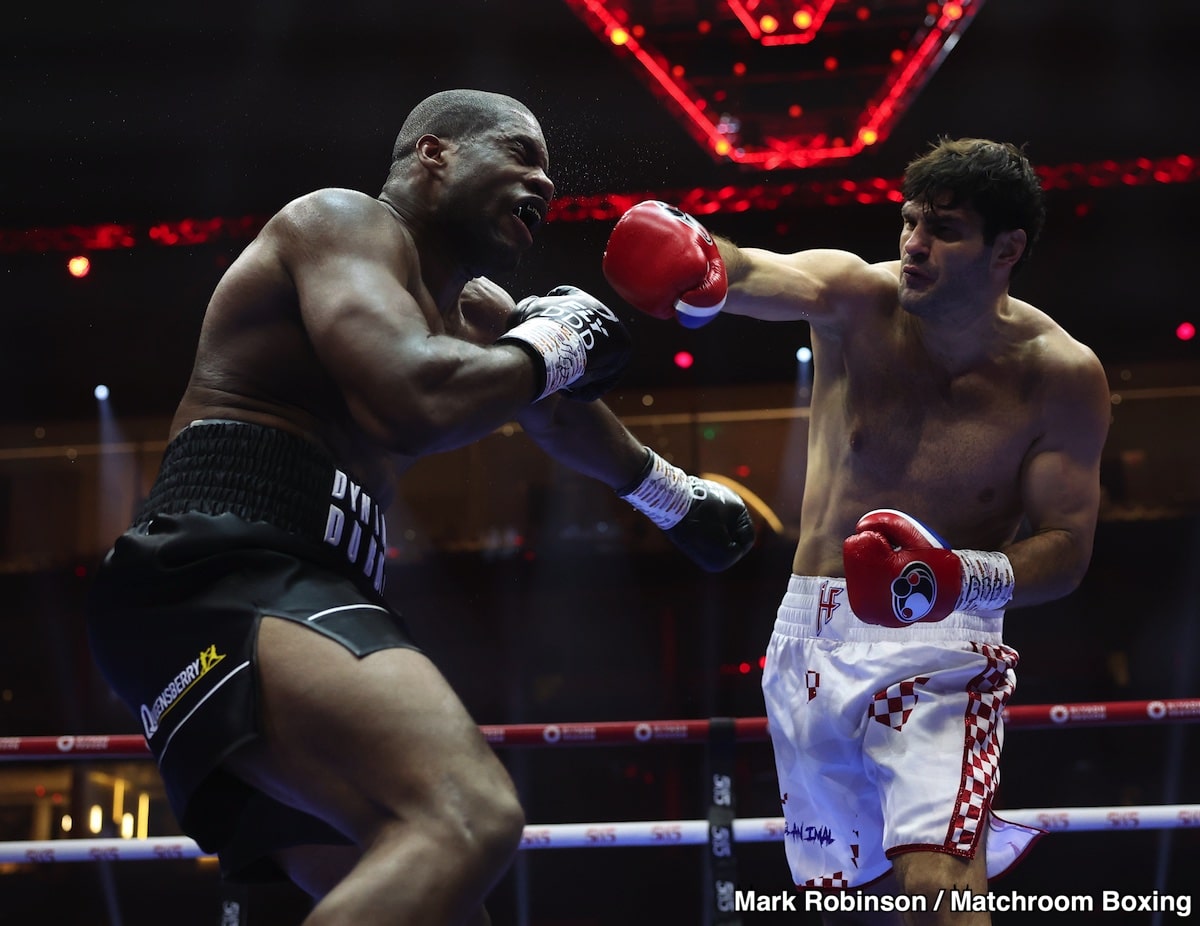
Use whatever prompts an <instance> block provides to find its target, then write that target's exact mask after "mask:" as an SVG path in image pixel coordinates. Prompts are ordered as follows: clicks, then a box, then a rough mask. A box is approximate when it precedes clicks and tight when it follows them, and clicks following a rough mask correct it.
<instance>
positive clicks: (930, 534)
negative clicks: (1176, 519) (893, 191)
mask: <svg viewBox="0 0 1200 926" xmlns="http://www.w3.org/2000/svg"><path fill="white" fill-rule="evenodd" d="M902 192H903V196H904V202H903V205H902V206H901V208H900V219H901V225H900V236H899V256H898V259H895V258H893V259H890V260H885V261H882V262H875V263H873V262H869V261H867V260H864V259H863V258H862V257H860V256H858V255H855V254H852V253H847V252H845V251H840V250H832V249H812V250H802V251H799V252H796V253H775V252H772V251H770V250H765V249H760V248H751V247H739V246H737V245H736V244H734V243H733V242H732V241H730V240H728V239H725V238H719V237H715V236H713V235H712V234H710V233H709V232H708V231H707V230H705V229H704V227H703V226H701V224H700V223H699V222H698V221H697V220H696V219H694V218H693V217H691V216H688V215H685V214H683V213H681V212H680V211H679V210H678V209H676V208H674V207H673V206H670V205H668V204H665V203H660V202H653V201H648V202H643V203H640V204H638V205H635V206H634V207H633V208H631V209H630V210H629V211H628V212H627V213H626V214H625V215H624V216H623V217H622V218H621V219H620V220H619V221H618V222H617V224H616V226H615V227H614V229H613V232H612V235H611V237H610V240H609V242H608V246H607V249H606V252H605V255H604V264H603V266H604V271H605V273H606V275H607V278H608V280H609V282H610V283H611V285H612V287H613V289H614V290H615V291H616V292H617V293H618V294H619V295H620V296H621V297H623V298H624V299H625V300H627V301H628V302H630V303H631V304H632V305H634V306H636V307H637V308H639V309H641V310H643V311H645V312H648V313H650V314H652V315H654V316H656V317H659V318H667V319H670V318H675V319H678V320H679V321H680V322H681V323H683V324H684V325H685V326H687V327H693V328H694V327H697V326H699V325H703V324H708V323H710V322H712V321H713V320H714V319H716V318H717V317H718V316H719V315H720V314H721V313H723V312H724V313H734V314H738V315H745V316H750V317H752V318H756V319H761V320H763V321H765V322H772V321H794V320H799V319H803V320H805V321H807V322H808V324H809V330H810V333H811V340H812V352H813V358H812V363H813V382H812V399H811V402H812V405H811V419H810V432H809V441H808V462H807V473H806V477H805V478H806V481H805V489H804V499H803V505H802V512H801V524H800V538H799V543H798V545H797V548H796V553H795V558H794V561H793V569H792V571H793V575H792V577H791V578H790V580H789V583H788V588H787V591H786V594H785V595H784V597H783V600H782V602H781V605H780V607H779V609H778V614H777V619H776V623H775V628H774V632H773V634H772V638H771V641H770V644H769V647H768V650H767V662H766V666H765V670H764V674H763V682H762V685H763V694H764V697H765V700H766V707H767V712H768V715H769V721H770V723H769V726H770V730H771V736H772V741H773V745H774V750H775V761H776V767H777V772H778V777H779V789H780V796H781V800H782V802H783V813H784V816H785V818H786V820H787V834H786V836H785V846H786V854H787V857H788V860H789V863H790V865H791V869H792V875H793V878H794V880H795V881H796V883H797V885H799V886H801V887H811V888H821V889H829V890H839V889H840V890H845V889H851V890H857V889H864V890H869V891H874V892H877V893H879V894H885V895H886V894H891V895H894V894H896V893H897V892H900V893H903V894H908V895H923V896H925V897H926V898H927V899H928V901H929V903H928V907H929V909H928V911H927V912H913V913H910V914H905V917H906V918H905V922H907V923H910V924H917V923H919V924H925V923H951V922H954V923H960V924H966V923H986V922H988V921H989V918H988V914H987V913H986V912H954V911H952V910H951V905H949V904H943V905H942V906H941V909H940V910H937V911H935V910H934V904H933V902H932V901H933V898H935V897H936V896H937V893H938V891H940V890H942V889H946V890H950V889H959V890H970V891H975V892H983V891H985V890H986V887H987V879H988V876H989V874H992V875H994V874H996V873H998V872H999V871H1001V870H1003V869H1004V868H1006V867H1008V866H1009V865H1011V864H1012V863H1013V862H1014V861H1015V860H1016V859H1017V858H1018V857H1019V856H1020V855H1021V854H1022V853H1023V852H1024V851H1025V850H1026V849H1027V848H1028V846H1029V845H1030V843H1031V841H1032V840H1033V839H1034V838H1035V837H1036V835H1037V834H1036V833H1035V832H1032V831H1029V830H1027V829H1024V828H1021V827H1017V826H1013V825H1010V824H1006V823H1004V821H1002V820H1000V819H998V818H997V816H996V815H994V814H993V813H992V799H993V796H994V794H995V790H996V786H997V783H998V781H999V766H998V761H999V757H1000V749H1001V744H1002V737H1003V728H1002V718H1001V709H1002V708H1003V706H1004V704H1005V703H1006V701H1007V700H1008V698H1009V696H1010V694H1011V693H1012V690H1013V686H1014V684H1015V675H1014V671H1013V670H1014V668H1015V666H1016V664H1017V654H1016V653H1015V652H1014V651H1013V650H1012V649H1011V648H1009V647H1007V646H1005V644H1004V642H1003V636H1002V623H1003V617H1004V614H1005V611H1006V609H1009V608H1014V607H1019V606H1022V605H1034V604H1039V603H1042V602H1047V601H1051V600H1053V599H1056V598H1058V597H1060V596H1063V595H1065V594H1067V593H1069V592H1071V591H1072V590H1073V589H1074V588H1075V587H1076V586H1077V585H1078V583H1079V582H1080V581H1081V579H1082V577H1083V575H1084V573H1085V571H1086V569H1087V566H1088V562H1089V560H1090V557H1091V550H1092V543H1093V536H1094V532H1095V525H1096V519H1097V514H1098V507H1099V500H1100V482H1099V466H1100V453H1101V448H1102V445H1103V443H1104V440H1105V436H1106V433H1107V429H1108V422H1109V391H1108V388H1107V382H1106V378H1105V374H1104V370H1103V368H1102V367H1101V364H1100V362H1099V361H1098V360H1097V358H1096V356H1095V355H1094V354H1093V353H1092V351H1091V350H1089V349H1088V348H1087V347H1086V346H1084V345H1083V344H1081V343H1079V342H1078V341H1076V340H1075V339H1074V338H1072V337H1071V336H1070V335H1068V334H1067V332H1066V331H1064V330H1063V329H1062V327H1060V326H1059V325H1058V324H1057V323H1055V321H1054V320H1053V319H1052V318H1051V317H1050V316H1049V315H1048V314H1046V313H1044V312H1042V311H1040V310H1039V309H1037V308H1035V307H1034V306H1033V305H1030V304H1029V303H1028V302H1025V301H1022V300H1021V299H1018V298H1015V297H1014V296H1012V295H1010V292H1009V289H1010V280H1011V277H1012V274H1013V273H1014V272H1015V271H1016V270H1017V269H1018V268H1019V267H1020V266H1021V265H1022V264H1023V263H1024V261H1025V260H1026V259H1028V257H1029V256H1030V253H1031V251H1032V249H1033V245H1034V242H1035V241H1036V239H1037V237H1038V235H1039V232H1040V230H1041V227H1042V224H1043V219H1044V206H1043V199H1042V190H1041V186H1040V183H1039V182H1038V179H1037V176H1036V174H1035V172H1034V170H1033V168H1032V167H1031V166H1030V164H1029V162H1028V160H1027V159H1026V157H1025V156H1024V154H1023V153H1022V152H1021V151H1020V150H1019V149H1017V148H1016V147H1015V146H1013V145H1011V144H1006V143H997V142H993V141H989V140H984V139H959V140H950V139H943V140H941V141H939V142H938V143H936V144H935V145H933V146H931V148H930V150H929V151H928V152H927V153H925V154H924V155H922V156H920V157H918V158H917V159H915V160H914V161H913V162H912V163H911V164H910V165H909V166H908V169H907V170H906V172H905V175H904V179H903V184H902ZM942 538H945V539H942ZM828 920H829V921H830V922H834V921H842V920H839V918H838V915H836V914H835V915H831V916H829V917H828ZM850 920H853V921H854V922H894V921H895V920H896V916H895V915H894V914H880V915H866V916H863V917H858V916H850V917H848V918H847V919H846V920H845V921H850Z"/></svg>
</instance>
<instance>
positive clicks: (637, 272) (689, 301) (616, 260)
mask: <svg viewBox="0 0 1200 926" xmlns="http://www.w3.org/2000/svg"><path fill="white" fill-rule="evenodd" d="M603 267H604V275H605V276H606V277H607V278H608V282H609V284H610V285H611V286H612V288H613V289H614V290H616V292H617V294H618V295H620V297H621V298H622V299H624V300H625V301H626V302H628V303H629V304H630V305H632V306H634V307H635V308H637V309H641V311H643V312H645V313H647V314H648V315H653V316H654V317H655V318H671V317H672V316H674V317H675V318H676V319H677V320H678V321H679V323H680V324H681V325H684V326H685V327H687V328H699V327H700V326H701V325H704V324H706V323H708V322H710V321H712V319H714V318H715V317H716V316H717V313H718V312H720V311H721V307H722V306H723V305H724V304H725V296H726V293H727V292H728V283H727V281H726V278H725V262H724V261H723V260H722V259H721V252H720V251H719V250H717V243H716V242H715V241H714V240H713V237H712V235H710V234H709V233H708V231H707V230H706V229H705V228H704V226H703V225H701V224H700V223H699V222H697V221H696V220H695V219H694V218H692V217H691V216H690V215H688V214H687V213H686V212H681V211H680V210H679V209H676V208H675V207H674V206H669V205H667V204H666V203H663V202H659V201H658V200H653V199H650V200H646V201H645V202H641V203H638V204H637V205H635V206H632V207H630V209H629V211H628V212H626V213H625V214H624V215H623V216H621V218H620V219H619V220H618V221H617V224H616V225H615V226H614V227H613V230H612V234H611V235H610V236H609V239H608V246H607V247H606V248H605V251H604V261H603Z"/></svg>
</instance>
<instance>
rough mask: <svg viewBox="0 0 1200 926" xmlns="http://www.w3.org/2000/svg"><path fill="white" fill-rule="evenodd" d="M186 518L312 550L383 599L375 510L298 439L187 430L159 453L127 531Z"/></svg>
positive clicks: (241, 427)
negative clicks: (295, 541)
mask: <svg viewBox="0 0 1200 926" xmlns="http://www.w3.org/2000/svg"><path fill="white" fill-rule="evenodd" d="M188 512H199V513H201V514H207V515H221V514H232V515H235V516H236V517H238V518H241V519H242V520H243V521H248V522H262V523H267V524H270V525H272V526H274V527H277V528H279V529H280V530H283V531H285V532H287V533H289V534H294V535H297V536H299V537H302V538H304V539H306V540H309V541H312V542H315V543H316V544H318V546H319V548H320V549H323V550H325V551H329V550H331V549H332V550H334V551H336V552H337V553H339V554H340V556H339V557H338V559H339V561H340V562H342V563H343V564H344V565H345V566H349V567H351V569H352V570H353V571H356V572H359V573H361V576H362V577H365V578H366V579H367V580H368V581H369V582H370V584H371V585H372V586H373V587H374V589H375V591H376V592H377V593H380V594H382V592H383V583H384V573H385V569H384V564H385V562H386V556H387V526H386V523H385V521H384V516H383V509H382V508H381V507H380V505H379V504H378V503H377V502H376V501H375V499H374V498H372V496H371V495H370V493H369V492H367V491H366V490H365V489H364V488H363V487H362V486H360V485H359V484H358V483H356V482H355V481H354V480H353V479H351V478H350V477H349V476H348V475H347V474H346V473H345V471H343V470H341V469H339V468H338V466H337V465H336V464H335V462H334V461H333V459H332V457H330V456H329V455H328V454H326V453H325V452H324V451H323V450H322V449H321V448H320V447H318V446H317V445H315V444H313V443H311V442H310V441H307V440H305V439H304V438H302V437H297V436H296V435H294V434H289V433H288V432H286V431H280V430H279V429H277V428H269V427H265V426H263V425H258V424H252V423H250V422H245V421H216V420H212V421H209V420H202V421H194V422H192V424H190V425H189V426H188V427H186V428H184V429H183V430H182V431H180V432H179V434H178V435H176V437H175V438H174V440H172V441H171V442H170V443H169V444H168V445H167V449H166V452H165V453H164V455H163V461H162V466H161V468H160V469H159V473H158V478H157V479H156V480H155V482H154V486H153V487H152V488H151V490H150V495H149V497H148V498H147V499H146V501H145V503H144V504H143V505H142V507H141V510H140V511H139V512H138V515H137V517H136V519H135V520H134V527H135V528H141V527H144V526H146V525H148V524H149V523H150V522H151V521H152V520H154V518H155V517H157V516H159V515H178V514H185V513H188Z"/></svg>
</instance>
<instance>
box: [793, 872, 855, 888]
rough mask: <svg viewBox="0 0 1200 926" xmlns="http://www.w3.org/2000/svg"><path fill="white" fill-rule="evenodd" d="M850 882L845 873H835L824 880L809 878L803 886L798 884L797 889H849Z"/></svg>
mask: <svg viewBox="0 0 1200 926" xmlns="http://www.w3.org/2000/svg"><path fill="white" fill-rule="evenodd" d="M849 886H850V882H849V881H848V880H847V879H846V875H845V873H844V872H841V871H835V872H834V873H833V874H831V875H829V876H827V877H824V878H809V879H808V880H807V881H805V882H804V883H803V884H797V885H796V887H823V888H848V887H849Z"/></svg>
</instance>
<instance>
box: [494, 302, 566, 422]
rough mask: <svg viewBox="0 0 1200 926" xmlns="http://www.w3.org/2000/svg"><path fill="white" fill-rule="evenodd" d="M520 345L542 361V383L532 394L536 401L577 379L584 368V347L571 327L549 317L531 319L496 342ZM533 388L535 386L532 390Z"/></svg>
mask: <svg viewBox="0 0 1200 926" xmlns="http://www.w3.org/2000/svg"><path fill="white" fill-rule="evenodd" d="M505 341H517V342H520V346H526V345H527V349H528V348H532V352H533V353H535V354H536V355H537V356H538V357H539V358H540V359H541V361H542V367H543V371H544V377H543V379H544V382H543V383H542V388H541V390H540V391H537V392H536V394H535V395H534V398H533V401H535V402H539V401H541V400H542V399H544V398H546V396H548V395H550V394H551V393H554V392H558V390H560V389H562V388H563V387H564V386H569V385H571V383H573V382H575V380H577V379H579V377H581V376H582V375H583V373H584V370H586V369H587V348H586V346H585V345H584V343H583V339H582V338H580V336H579V333H578V332H576V331H575V330H574V329H573V328H572V327H571V326H570V325H567V324H564V323H563V322H560V321H557V320H555V319H552V318H542V317H537V318H530V319H526V320H525V321H523V322H521V324H519V325H517V326H516V327H515V328H513V329H512V330H510V331H508V332H506V333H505V334H504V336H503V337H501V338H499V339H498V340H497V342H496V343H497V344H502V343H504V342H505ZM535 388H536V387H535Z"/></svg>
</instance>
